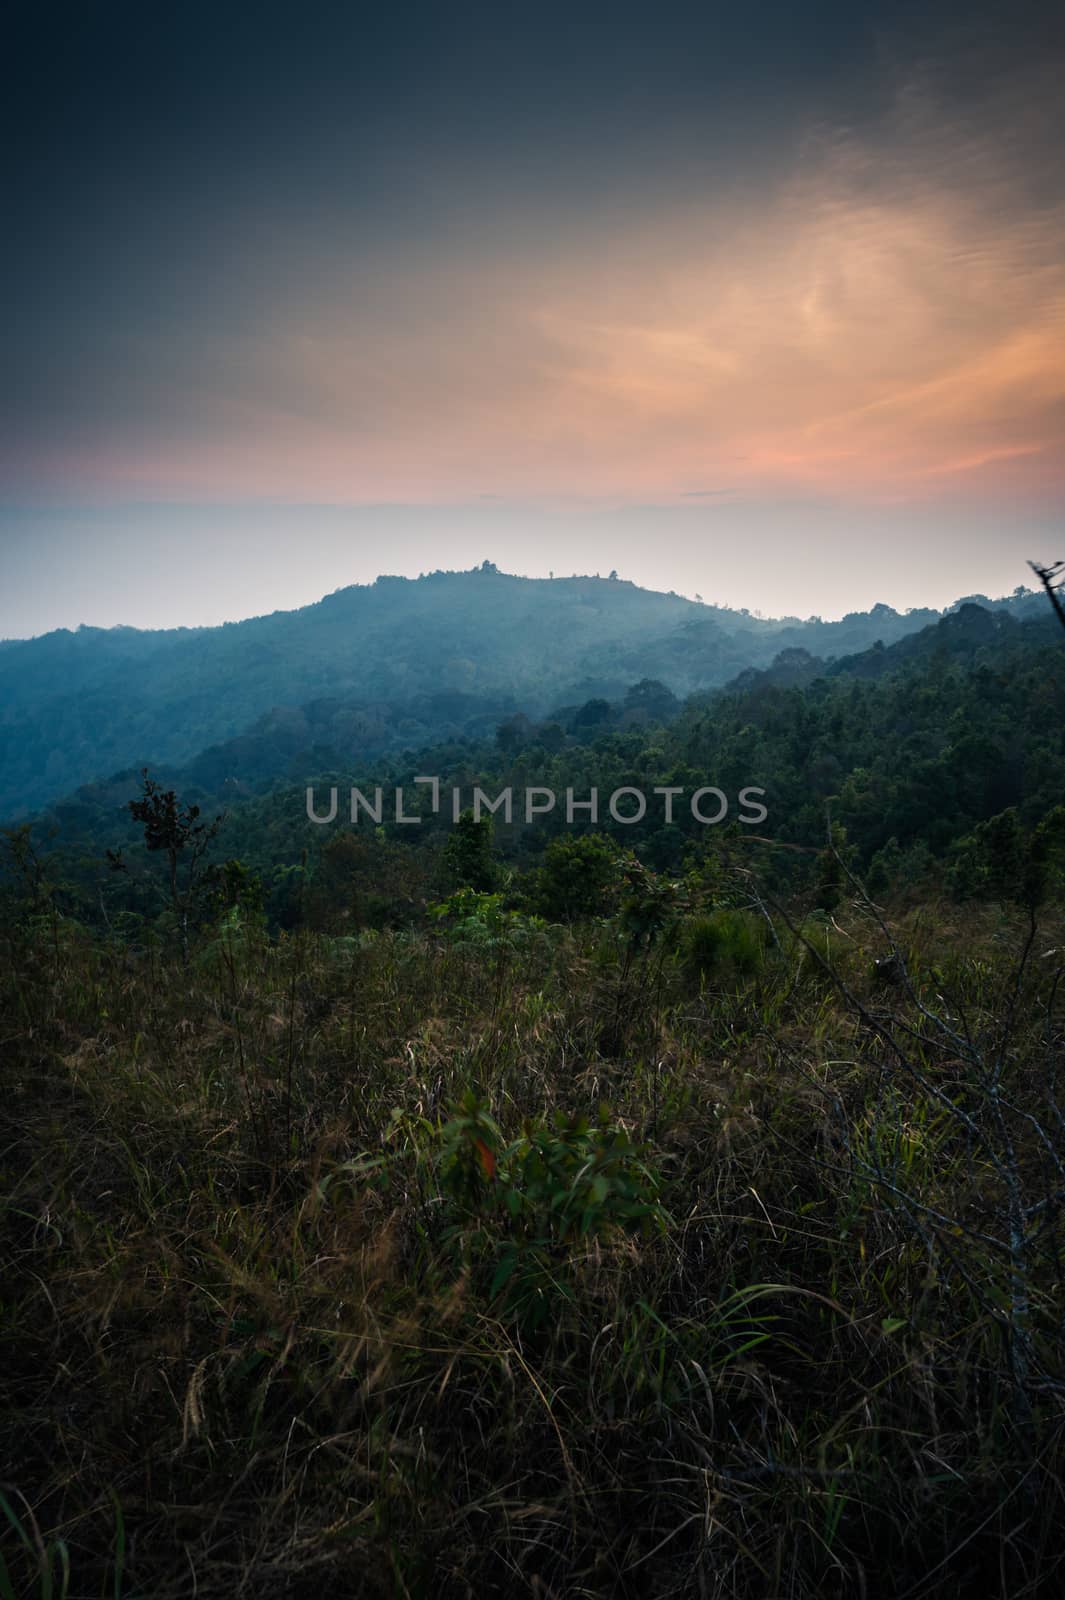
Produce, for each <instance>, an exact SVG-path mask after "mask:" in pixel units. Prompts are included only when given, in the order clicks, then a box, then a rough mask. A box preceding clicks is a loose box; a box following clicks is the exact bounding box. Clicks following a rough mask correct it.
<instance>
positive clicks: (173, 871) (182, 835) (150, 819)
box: [107, 767, 225, 960]
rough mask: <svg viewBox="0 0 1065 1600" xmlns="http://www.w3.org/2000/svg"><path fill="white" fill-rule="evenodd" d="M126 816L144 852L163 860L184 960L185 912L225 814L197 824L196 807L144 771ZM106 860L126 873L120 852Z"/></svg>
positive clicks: (186, 951)
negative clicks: (138, 794) (141, 838)
mask: <svg viewBox="0 0 1065 1600" xmlns="http://www.w3.org/2000/svg"><path fill="white" fill-rule="evenodd" d="M129 812H130V815H131V816H132V818H133V820H134V821H135V822H139V823H140V825H141V827H142V828H143V829H144V843H145V846H146V848H147V849H148V850H149V851H151V852H152V853H153V854H161V855H163V856H165V857H166V862H167V875H166V886H167V898H168V900H169V904H170V909H171V911H172V912H173V914H174V919H175V922H176V924H177V927H178V930H179V934H180V938H181V954H182V957H183V959H185V960H188V954H189V910H190V907H191V905H192V902H193V896H194V893H195V890H196V889H197V887H198V886H199V881H200V876H201V871H202V866H203V858H204V856H205V854H206V853H207V849H208V847H209V846H210V844H211V841H212V840H213V839H214V838H215V836H216V834H217V833H218V830H219V829H220V828H221V826H222V824H223V822H224V821H225V813H224V812H221V813H219V815H218V816H216V817H215V818H214V820H213V821H212V822H201V821H200V820H199V816H200V808H199V806H196V805H182V803H181V801H180V800H179V799H178V797H177V794H176V793H175V791H174V790H173V789H163V788H161V786H160V785H159V784H158V783H156V782H155V780H154V778H152V777H151V776H150V775H149V772H148V768H147V767H145V768H144V770H143V772H142V773H141V797H140V799H139V800H131V801H130V802H129ZM107 856H108V861H109V862H110V864H111V866H112V868H114V869H115V870H116V871H126V870H127V869H126V864H125V862H124V861H123V860H122V855H121V852H120V851H118V852H115V851H111V850H109V851H108V853H107ZM182 866H184V871H183V872H182V871H181V868H182Z"/></svg>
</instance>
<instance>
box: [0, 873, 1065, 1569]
mask: <svg viewBox="0 0 1065 1600" xmlns="http://www.w3.org/2000/svg"><path fill="white" fill-rule="evenodd" d="M770 920H771V921H772V924H773V926H772V928H771V927H770V926H769V923H768V922H767V921H766V920H765V919H763V918H760V917H758V916H756V915H753V914H745V913H737V914H735V915H734V916H733V918H732V920H731V922H728V921H727V919H726V920H725V921H722V919H718V921H717V922H716V923H714V922H713V920H712V919H711V921H710V925H709V926H707V925H706V923H707V919H703V923H702V924H701V925H698V926H692V927H690V928H688V929H687V930H685V931H684V932H683V934H682V937H681V939H680V941H679V943H675V944H670V943H669V942H665V941H658V942H656V943H654V944H652V945H650V946H649V947H639V946H637V947H634V944H633V941H632V940H631V939H630V938H628V937H627V936H626V935H625V934H624V933H623V932H622V931H620V930H619V929H618V928H617V927H615V926H613V925H609V924H608V925H599V926H593V927H589V928H587V929H585V930H576V931H572V930H570V931H567V930H564V929H561V928H544V927H541V926H538V925H535V924H533V923H529V924H528V925H524V924H520V925H519V924H518V923H515V925H514V926H508V927H504V928H503V930H502V931H498V930H497V931H496V932H492V930H487V931H485V930H480V931H479V932H478V931H477V930H473V931H471V930H470V928H468V927H467V928H465V929H462V928H460V929H459V930H458V931H457V932H454V931H453V932H450V933H449V932H446V931H444V932H439V933H433V934H421V933H419V934H411V935H390V934H381V935H363V936H360V937H353V938H349V939H327V938H324V937H321V936H316V935H313V934H310V933H303V932H300V933H297V934H295V935H292V936H289V937H284V936H283V937H281V938H280V939H275V940H270V939H269V938H267V937H266V935H265V934H264V933H262V932H261V931H260V930H258V929H256V928H254V927H242V926H241V925H240V923H239V920H238V919H237V918H236V917H231V918H230V919H229V921H228V922H227V923H226V924H225V925H224V927H223V929H222V931H221V932H220V933H219V934H218V935H217V936H216V937H215V938H214V939H213V941H210V942H206V943H203V944H201V946H200V947H199V948H198V949H196V950H195V951H194V953H193V956H192V959H191V961H190V963H189V964H188V965H187V966H186V965H184V964H183V963H182V961H181V960H180V959H179V957H178V956H176V955H175V954H173V953H171V954H167V953H166V952H164V951H162V950H160V949H153V948H143V947H142V948H127V947H124V946H122V945H121V944H118V943H108V942H106V941H102V940H99V939H92V938H90V936H89V935H88V934H86V933H84V932H82V931H81V930H79V929H77V928H75V927H72V926H69V925H68V924H65V923H62V922H51V921H49V920H48V919H47V918H45V919H43V920H41V921H40V922H38V923H37V924H36V925H34V924H32V923H26V924H24V925H22V926H19V927H14V926H13V927H9V928H7V929H6V931H5V935H4V937H5V941H6V949H5V951H4V959H3V967H2V976H0V985H2V1000H3V1014H2V1018H0V1050H2V1061H3V1067H2V1072H3V1078H2V1088H3V1099H2V1105H0V1110H2V1116H3V1128H4V1135H3V1167H4V1181H3V1193H4V1196H5V1198H4V1202H3V1251H4V1256H5V1266H4V1272H3V1291H2V1292H3V1322H2V1340H3V1344H2V1365H0V1374H2V1377H0V1382H2V1386H3V1405H4V1423H5V1426H4V1435H5V1451H4V1453H5V1465H4V1467H3V1473H2V1477H3V1505H2V1512H3V1514H4V1515H3V1517H2V1518H0V1520H2V1521H3V1528H2V1531H0V1550H2V1551H3V1552H4V1554H3V1564H2V1566H0V1597H3V1600H9V1597H12V1596H22V1595H27V1596H36V1597H41V1600H43V1597H45V1596H56V1597H58V1596H61V1595H66V1596H70V1597H74V1596H77V1597H82V1596H84V1597H90V1596H94V1597H95V1596H113V1597H115V1600H118V1597H124V1600H133V1597H137V1596H139V1597H142V1600H177V1597H189V1600H191V1597H193V1596H196V1597H199V1600H216V1597H217V1600H223V1597H225V1600H231V1597H234V1596H240V1595H249V1596H262V1597H270V1600H272V1597H275V1596H277V1597H280V1596H293V1597H304V1596H307V1597H316V1600H317V1597H320V1596H325V1595H334V1594H336V1595H340V1594H366V1595H371V1596H375V1595H382V1596H385V1595H389V1596H391V1595H396V1596H410V1597H414V1596H426V1597H435V1596H465V1595H475V1594H477V1595H483V1594H485V1593H489V1594H491V1593H503V1592H506V1593H508V1594H515V1595H517V1594H529V1595H539V1596H559V1597H561V1596H577V1595H633V1596H637V1595H639V1596H643V1595H677V1596H682V1595H692V1596H707V1597H725V1596H729V1597H732V1596H736V1597H740V1596H743V1597H752V1600H753V1597H757V1600H767V1597H773V1596H781V1597H784V1596H786V1597H789V1600H792V1597H794V1600H799V1597H802V1600H814V1597H825V1596H840V1597H845V1596H846V1597H849V1596H868V1597H875V1596H887V1595H891V1596H898V1597H902V1596H907V1597H911V1596H912V1597H914V1600H917V1597H928V1596H943V1597H946V1596H958V1595H966V1596H967V1595H974V1596H976V1595H980V1596H985V1595H986V1596H1002V1597H1006V1596H1009V1597H1011V1600H1014V1597H1017V1596H1026V1595H1033V1596H1034V1595H1047V1596H1050V1595H1057V1594H1059V1593H1061V1592H1062V1587H1063V1585H1065V1574H1063V1572H1062V1543H1061V1537H1060V1532H1061V1528H1062V1527H1063V1526H1065V1493H1063V1469H1065V1445H1063V1440H1062V1424H1063V1421H1065V1334H1063V1327H1062V1314H1063V1302H1062V1289H1061V1257H1060V1250H1061V1246H1062V1222H1061V1214H1060V1202H1061V1200H1062V1198H1063V1197H1065V1168H1063V1165H1062V1160H1063V1156H1065V1139H1063V1136H1062V1135H1063V1129H1062V1122H1061V1117H1060V1114H1059V1112H1058V1109H1057V1102H1056V1099H1055V1092H1056V1091H1055V1072H1056V1070H1057V1069H1060V1067H1061V1065H1062V1058H1063V1044H1065V1003H1063V997H1065V980H1062V981H1059V980H1061V979H1062V969H1063V964H1065V956H1063V943H1065V930H1063V927H1062V922H1061V918H1060V915H1058V916H1057V917H1056V918H1055V917H1054V916H1050V915H1048V916H1046V917H1044V919H1043V920H1042V922H1041V924H1040V925H1039V927H1038V928H1036V929H1035V930H1034V933H1033V929H1032V928H1031V927H1029V926H1028V925H1027V923H1026V922H1025V920H1024V919H1023V918H1021V917H1018V916H1014V915H1012V914H1007V913H1005V912H1001V911H999V910H997V909H994V908H981V909H973V908H971V907H967V908H964V909H959V908H958V907H956V906H952V905H949V904H946V903H944V904H937V905H929V906H924V907H910V908H908V909H905V910H900V911H899V912H898V915H897V917H896V918H895V919H894V920H893V921H892V929H893V932H894V936H895V938H896V939H897V942H898V948H899V952H900V955H901V957H902V963H904V966H905V972H906V974H908V980H907V981H898V966H899V965H900V963H896V970H895V972H894V974H892V973H891V972H890V971H888V972H885V971H884V970H883V969H882V972H881V974H880V975H878V974H877V973H876V971H875V969H874V960H875V958H876V957H878V956H881V957H882V956H884V955H885V953H886V951H887V949H888V946H887V944H886V942H885V937H884V934H883V932H882V930H881V929H880V928H879V927H878V926H877V924H876V922H875V920H873V919H871V918H870V916H869V915H868V914H867V912H866V911H863V909H862V908H861V907H860V906H855V905H852V906H849V907H848V906H844V907H843V908H842V909H841V910H840V911H838V912H837V913H836V917H835V921H834V922H833V920H832V919H828V918H822V919H821V920H820V921H818V922H812V921H807V922H805V923H804V924H803V925H802V927H801V929H798V930H796V929H791V928H789V926H788V925H787V923H786V922H785V921H784V920H783V919H782V918H780V917H777V916H776V915H775V914H771V918H770ZM1022 958H1023V959H1022ZM892 975H894V976H895V978H896V981H894V982H889V981H888V977H889V976H892Z"/></svg>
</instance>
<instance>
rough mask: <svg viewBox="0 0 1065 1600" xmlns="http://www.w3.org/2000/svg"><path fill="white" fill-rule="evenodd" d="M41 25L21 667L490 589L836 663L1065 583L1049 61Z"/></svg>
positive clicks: (509, 29)
mask: <svg viewBox="0 0 1065 1600" xmlns="http://www.w3.org/2000/svg"><path fill="white" fill-rule="evenodd" d="M928 9H929V8H927V7H926V6H918V5H914V4H910V3H909V0H892V3H890V4H887V3H881V4H863V3H861V0H855V3H852V4H843V3H838V4H836V3H831V4H809V5H804V6H799V5H796V4H795V3H794V0H789V3H787V4H767V3H758V0H754V3H751V4H746V5H744V6H742V7H737V6H734V5H728V6H726V5H716V4H713V3H708V0H703V3H701V4H698V5H690V6H689V5H679V4H675V3H672V0H660V3H658V4H656V5H654V6H650V5H647V4H646V3H643V4H640V5H635V4H628V3H626V0H613V3H611V4H609V5H606V4H599V3H591V4H582V3H580V0H572V3H570V4H567V5H558V4H554V3H552V0H546V3H544V4H538V5H537V6H535V7H533V6H518V5H516V4H514V5H507V4H499V3H498V0H495V3H493V4H491V5H489V4H484V5H481V4H466V3H463V0H455V3H451V4H448V5H446V6H445V5H442V4H433V5H413V4H407V5H404V4H402V3H401V4H397V5H394V6H390V7H383V6H374V7H365V8H364V7H360V6H358V5H352V4H347V5H343V6H336V7H331V6H329V5H316V6H314V7H303V8H293V7H289V6H283V7H281V6H277V7H274V6H271V5H269V4H266V5H260V6H256V7H255V8H250V7H247V8H245V7H243V6H240V5H232V6H225V7H204V6H200V5H198V4H195V3H193V4H189V5H183V6H182V7H180V8H178V7H171V8H161V7H146V6H143V5H142V6H137V7H126V6H123V5H122V4H115V5H109V6H108V7H106V8H96V9H95V10H94V8H88V7H81V8H79V9H76V10H75V9H71V10H70V11H69V13H64V12H63V11H62V9H61V8H60V9H59V10H56V9H55V8H53V9H51V10H45V9H43V8H35V10H36V12H37V13H38V14H37V15H31V8H28V7H24V8H21V16H20V18H19V19H18V21H17V22H16V24H15V25H14V27H13V29H12V31H11V33H10V35H9V37H8V39H7V40H6V45H5V59H4V67H3V74H4V93H3V95H2V96H0V102H2V104H0V149H2V151H3V154H2V156H0V163H2V174H0V175H2V179H3V186H4V188H3V192H4V197H5V200H4V213H5V216H6V219H7V223H8V226H6V227H5V234H6V242H5V246H4V249H3V251H2V252H0V350H2V355H3V370H4V382H3V385H2V386H0V637H23V636H26V635H28V634H33V633H39V632H42V631H45V630H46V629H49V628H53V627H59V626H76V625H77V624H79V623H81V622H87V623H92V624H96V625H100V626H110V625H113V624H115V623H133V624H136V625H138V626H151V627H158V626H172V625H176V624H180V623H188V624H199V623H205V622H219V621H223V620H227V619H234V618H238V617H242V616H247V615H254V614H258V613H261V612H263V611H272V610H275V609H283V608H287V607H290V606H295V605H301V604H306V603H308V602H309V601H312V600H314V599H316V598H318V597H319V596H320V595H322V594H323V593H327V592H329V591H331V590H333V589H336V588H338V587H341V586H342V585H344V584H347V583H353V582H370V581H372V580H373V579H374V578H375V577H376V576H377V575H378V574H379V573H382V572H401V573H405V574H407V575H409V576H416V575H417V574H418V573H419V572H420V571H429V570H434V569H436V568H440V567H445V568H462V567H468V566H472V565H474V564H475V563H479V562H480V561H482V560H484V559H490V560H493V561H495V562H496V563H497V564H498V565H499V566H500V567H501V568H503V569H504V570H506V571H512V572H521V573H528V574H530V575H533V576H542V577H546V576H548V574H549V573H551V572H554V573H555V574H556V575H567V574H569V573H572V572H595V571H601V572H603V574H604V575H605V574H606V572H608V571H609V570H611V569H617V570H618V571H619V572H620V573H621V575H622V576H623V577H628V578H631V579H633V580H634V581H635V582H638V583H641V584H644V585H645V586H647V587H650V588H655V589H662V590H665V589H675V590H677V591H678V592H680V593H684V594H689V595H695V594H700V595H702V596H703V597H704V598H705V599H707V600H712V601H715V602H717V603H727V604H732V605H736V606H741V605H745V606H748V607H750V608H752V609H759V610H761V611H763V612H764V613H765V614H767V615H781V614H788V615H800V616H807V615H810V614H818V615H822V616H825V617H831V616H838V615H840V614H842V613H843V612H845V611H847V610H851V609H858V608H863V609H864V608H866V607H868V606H870V605H872V604H873V603H875V602H886V603H888V604H892V605H895V606H898V607H899V608H900V609H902V608H905V607H906V606H912V605H925V604H934V605H945V604H947V603H949V602H950V601H952V600H954V599H956V598H957V597H958V596H960V595H963V594H969V593H972V592H985V593H988V594H996V595H997V594H1003V593H1008V592H1010V591H1011V590H1012V589H1014V588H1015V587H1016V586H1017V585H1018V584H1021V583H1024V582H1025V581H1026V580H1028V579H1029V578H1030V574H1029V572H1028V568H1027V565H1026V562H1027V560H1028V559H1030V558H1031V559H1036V560H1040V561H1043V562H1049V561H1052V560H1055V559H1057V558H1058V557H1060V556H1062V555H1065V518H1063V514H1062V513H1063V510H1065V191H1063V187H1062V177H1061V174H1062V170H1063V160H1062V158H1063V156H1065V96H1062V95H1061V93H1060V84H1061V82H1062V81H1063V68H1065V21H1063V19H1062V16H1061V8H1060V7H1052V6H1050V5H1047V4H1038V5H1037V4H1026V3H1024V0H1022V3H1020V4H1014V5H1010V6H1009V7H1007V6H1004V5H1003V6H981V5H979V4H978V3H977V4H975V5H967V6H961V5H954V4H953V3H952V0H944V3H943V4H939V5H937V6H936V7H934V8H931V9H932V11H933V15H932V16H931V17H930V16H929V15H927V12H928Z"/></svg>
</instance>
